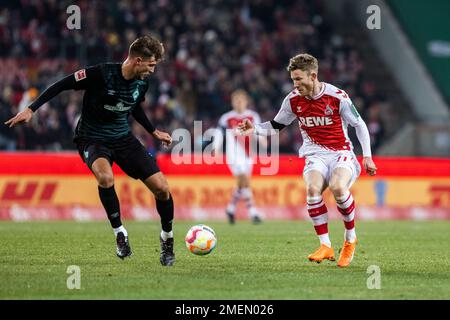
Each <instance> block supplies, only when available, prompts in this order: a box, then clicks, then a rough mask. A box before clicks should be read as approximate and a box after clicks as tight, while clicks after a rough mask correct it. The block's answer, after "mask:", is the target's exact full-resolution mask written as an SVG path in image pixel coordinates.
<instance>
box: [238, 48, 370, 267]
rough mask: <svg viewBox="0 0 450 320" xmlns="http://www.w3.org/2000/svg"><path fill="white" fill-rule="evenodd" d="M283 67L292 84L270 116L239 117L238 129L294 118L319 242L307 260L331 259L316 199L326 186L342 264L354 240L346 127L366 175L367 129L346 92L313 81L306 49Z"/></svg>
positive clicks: (269, 127)
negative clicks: (339, 231)
mask: <svg viewBox="0 0 450 320" xmlns="http://www.w3.org/2000/svg"><path fill="white" fill-rule="evenodd" d="M287 70H288V71H289V72H290V76H291V79H292V81H293V83H294V87H295V88H294V90H293V91H291V92H290V93H289V94H288V95H287V96H286V98H285V99H284V101H283V103H282V105H281V108H280V110H279V112H278V114H277V115H276V116H275V118H274V119H273V120H271V121H267V122H264V123H261V124H252V123H251V122H250V121H248V120H244V121H243V123H242V124H240V126H239V130H240V132H241V133H242V134H244V135H247V134H251V133H254V134H256V135H271V134H276V133H277V132H278V130H281V129H283V128H284V127H286V126H288V125H290V124H291V123H292V122H293V121H294V120H296V119H297V120H298V125H299V128H300V132H301V135H302V138H303V145H302V147H301V148H300V150H299V155H300V157H305V167H304V169H303V177H304V180H305V184H306V191H307V197H306V204H307V209H308V213H309V216H310V217H311V219H312V222H313V225H314V228H315V230H316V233H317V235H318V237H319V239H320V244H321V245H320V247H319V249H317V250H316V251H315V252H314V253H312V254H310V255H309V256H308V259H309V260H310V261H316V262H318V263H320V262H322V261H323V260H324V259H328V260H331V261H334V260H335V258H334V250H333V248H332V246H331V241H330V237H329V235H328V209H327V207H326V205H325V203H324V202H323V198H322V193H323V191H324V190H325V189H326V188H327V187H328V188H329V189H330V190H331V192H332V193H333V195H334V198H335V199H336V204H337V207H338V210H339V212H340V213H341V215H342V219H343V221H344V227H345V234H344V238H345V239H344V245H343V248H342V251H341V254H340V257H339V260H338V266H339V267H347V266H348V265H350V262H351V261H352V259H353V255H354V253H355V247H356V244H357V238H356V232H355V221H354V219H355V201H354V199H353V196H352V194H351V192H350V191H349V189H350V187H351V185H352V184H353V183H354V182H355V180H356V179H357V178H358V176H359V174H360V172H361V167H360V165H359V163H358V161H357V160H356V157H355V154H354V152H353V145H352V143H351V141H350V139H349V137H348V134H347V126H348V125H351V126H352V127H354V128H355V130H356V135H357V137H358V140H359V142H360V144H361V146H362V151H363V160H362V164H363V167H364V169H365V170H366V172H367V173H368V174H369V175H375V174H376V170H377V168H376V166H375V163H374V162H373V160H372V153H371V149H370V136H369V132H368V130H367V126H366V124H365V123H364V121H363V120H362V118H361V117H360V115H359V114H358V111H357V110H356V108H355V106H354V105H353V103H352V101H351V100H350V98H349V96H348V95H347V94H346V93H345V92H344V91H343V90H340V89H338V88H337V87H335V86H333V85H331V84H329V83H325V82H320V81H319V79H318V70H319V64H318V61H317V59H316V58H315V57H313V56H312V55H309V54H306V53H303V54H299V55H296V56H295V57H293V58H291V59H290V61H289V65H288V67H287Z"/></svg>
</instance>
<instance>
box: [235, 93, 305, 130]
mask: <svg viewBox="0 0 450 320" xmlns="http://www.w3.org/2000/svg"><path fill="white" fill-rule="evenodd" d="M296 118H297V116H296V115H295V114H294V113H293V112H292V109H291V102H290V95H288V96H287V97H286V98H284V100H283V103H282V104H281V108H280V110H279V111H278V113H277V115H276V116H275V118H273V120H270V121H266V122H263V123H258V124H253V123H252V122H251V121H249V120H248V119H245V120H244V121H243V122H242V123H241V124H240V125H239V126H238V130H239V132H240V133H241V134H242V135H250V134H252V133H254V134H256V135H260V136H271V135H274V134H277V133H278V132H279V131H280V130H282V129H284V128H285V127H287V126H288V125H290V124H291V123H292V121H294V120H295V119H296Z"/></svg>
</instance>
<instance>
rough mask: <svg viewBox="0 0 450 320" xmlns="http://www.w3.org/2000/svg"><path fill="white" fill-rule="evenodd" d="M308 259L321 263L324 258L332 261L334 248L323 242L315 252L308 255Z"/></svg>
mask: <svg viewBox="0 0 450 320" xmlns="http://www.w3.org/2000/svg"><path fill="white" fill-rule="evenodd" d="M308 259H309V261H315V262H317V263H321V262H322V261H323V260H324V259H328V260H330V261H334V250H333V248H330V247H328V246H326V245H324V244H321V245H320V248H319V249H317V250H316V252H314V253H312V254H310V255H309V256H308Z"/></svg>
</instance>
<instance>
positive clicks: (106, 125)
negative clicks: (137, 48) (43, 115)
mask: <svg viewBox="0 0 450 320" xmlns="http://www.w3.org/2000/svg"><path fill="white" fill-rule="evenodd" d="M121 66H122V64H121V63H102V64H99V65H96V66H93V67H89V68H86V69H81V70H79V71H77V72H75V73H73V74H71V75H69V76H67V77H65V78H64V79H62V80H60V81H58V82H56V83H54V84H53V85H51V86H50V87H49V88H48V89H47V90H45V91H44V92H43V93H42V95H41V96H39V98H38V99H36V101H35V102H33V103H32V104H31V105H30V109H32V110H33V111H35V110H37V109H38V108H39V107H40V106H41V105H42V104H43V103H45V102H47V101H48V100H50V99H51V98H53V97H54V96H56V95H57V94H58V93H60V92H61V91H63V90H69V89H74V90H85V93H84V96H83V107H82V110H81V117H80V119H79V121H78V124H77V127H76V129H75V138H88V139H101V140H104V139H116V138H120V137H123V136H126V135H127V134H128V133H129V132H130V128H129V126H128V116H129V115H130V114H132V115H133V117H134V118H135V119H136V120H137V121H138V122H139V123H140V124H141V125H142V126H143V127H144V128H145V129H147V131H148V132H150V133H152V132H153V131H154V130H155V128H154V127H153V125H152V124H151V123H150V121H149V120H148V118H147V117H146V115H145V113H144V111H143V110H142V108H141V106H140V103H141V102H142V101H144V99H145V98H144V96H145V93H146V91H147V89H148V82H147V81H146V80H139V79H131V80H126V79H125V78H124V77H123V75H122V70H121Z"/></svg>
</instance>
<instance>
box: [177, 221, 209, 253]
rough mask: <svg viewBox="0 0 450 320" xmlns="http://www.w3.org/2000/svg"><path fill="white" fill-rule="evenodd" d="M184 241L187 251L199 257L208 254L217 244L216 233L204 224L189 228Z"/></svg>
mask: <svg viewBox="0 0 450 320" xmlns="http://www.w3.org/2000/svg"><path fill="white" fill-rule="evenodd" d="M184 241H185V243H186V247H187V248H188V250H189V251H190V252H192V253H193V254H196V255H199V256H203V255H205V254H208V253H210V252H211V251H213V250H214V248H215V247H216V244H217V238H216V233H215V232H214V230H213V229H212V228H211V227H208V226H207V225H204V224H198V225H196V226H193V227H192V228H190V229H189V231H188V233H187V234H186V237H185V238H184Z"/></svg>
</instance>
